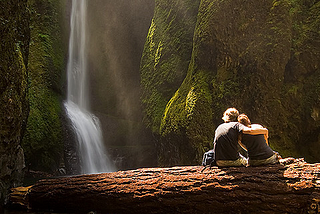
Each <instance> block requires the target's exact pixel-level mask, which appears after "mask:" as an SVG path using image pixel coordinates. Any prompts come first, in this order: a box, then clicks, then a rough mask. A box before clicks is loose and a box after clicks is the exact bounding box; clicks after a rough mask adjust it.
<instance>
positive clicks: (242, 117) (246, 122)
mask: <svg viewBox="0 0 320 214" xmlns="http://www.w3.org/2000/svg"><path fill="white" fill-rule="evenodd" d="M238 122H239V123H241V124H243V125H245V126H250V125H251V121H250V119H249V117H248V116H247V115H245V114H240V115H239V116H238Z"/></svg>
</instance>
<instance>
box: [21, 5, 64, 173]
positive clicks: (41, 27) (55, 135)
mask: <svg viewBox="0 0 320 214" xmlns="http://www.w3.org/2000/svg"><path fill="white" fill-rule="evenodd" d="M61 4H62V1H50V0H46V1H41V2H40V1H33V0H29V1H28V6H29V10H30V11H31V42H30V57H29V93H28V97H29V101H30V114H29V118H28V123H27V131H26V134H25V137H24V139H23V144H22V145H23V148H24V150H25V154H26V162H27V165H28V167H29V168H31V169H36V170H46V171H53V170H55V169H56V168H57V167H59V164H60V162H61V159H62V157H63V143H62V127H61V121H60V115H61V106H60V103H61V95H62V94H61V76H62V71H63V70H64V61H63V56H64V51H65V49H63V48H62V41H61V40H62V39H61V34H62V32H61V25H60V20H59V16H61V8H60V7H61V6H62V5H61Z"/></svg>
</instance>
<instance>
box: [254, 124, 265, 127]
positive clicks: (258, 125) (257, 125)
mask: <svg viewBox="0 0 320 214" xmlns="http://www.w3.org/2000/svg"><path fill="white" fill-rule="evenodd" d="M251 127H252V128H263V126H262V125H260V124H251Z"/></svg>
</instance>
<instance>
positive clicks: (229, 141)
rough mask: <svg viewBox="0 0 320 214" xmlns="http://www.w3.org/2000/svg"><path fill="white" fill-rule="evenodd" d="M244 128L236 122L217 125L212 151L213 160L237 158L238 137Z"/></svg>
mask: <svg viewBox="0 0 320 214" xmlns="http://www.w3.org/2000/svg"><path fill="white" fill-rule="evenodd" d="M244 128H245V126H244V125H243V124H241V123H238V122H229V123H223V124H221V125H219V126H218V127H217V129H216V131H215V137H214V141H213V146H214V147H213V149H214V151H215V160H237V159H238V158H239V146H238V145H239V144H238V136H239V134H240V133H241V132H242V131H243V129H244Z"/></svg>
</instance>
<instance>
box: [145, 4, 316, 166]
mask: <svg viewBox="0 0 320 214" xmlns="http://www.w3.org/2000/svg"><path fill="white" fill-rule="evenodd" d="M190 2H192V4H191V3H190ZM191 11H192V12H191ZM319 16H320V2H317V1H295V0H278V1H277V0H262V1H244V0H235V1H234V0H232V1H231V0H201V1H200V4H198V1H187V0H186V1H169V0H157V1H156V9H155V14H154V18H153V22H152V25H151V27H150V30H149V34H148V38H147V42H146V44H145V49H144V54H143V57H142V61H141V78H142V81H141V83H142V87H143V92H144V93H143V97H142V101H143V104H144V110H145V115H146V116H145V121H146V123H147V125H148V126H149V127H150V129H152V130H153V132H154V133H155V134H158V135H159V143H158V146H159V150H158V151H159V161H160V164H161V165H174V164H199V163H200V161H201V158H202V154H203V152H204V151H206V150H208V149H209V148H212V141H213V138H214V130H215V128H216V127H217V126H218V125H219V124H220V123H222V120H221V117H222V113H223V112H224V110H225V109H226V108H228V107H236V108H238V109H239V111H241V112H244V113H246V114H248V115H249V117H250V118H251V120H252V122H255V123H261V124H263V125H265V126H266V127H267V128H268V129H269V130H270V144H271V147H272V148H273V149H275V150H277V151H279V152H280V154H281V155H283V156H288V155H292V156H296V157H297V156H304V157H305V158H306V159H307V160H308V161H319V153H320V146H319V143H320V116H319V113H320V112H319V111H320V70H319V63H320V53H319V52H320V39H319V38H320V37H319V33H320V32H319V30H320V26H319Z"/></svg>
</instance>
